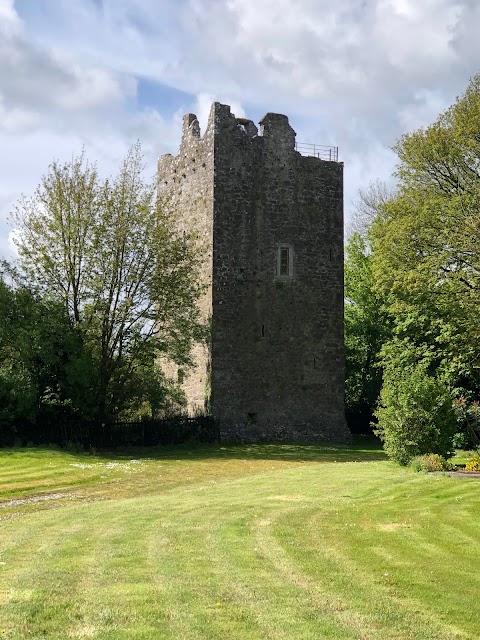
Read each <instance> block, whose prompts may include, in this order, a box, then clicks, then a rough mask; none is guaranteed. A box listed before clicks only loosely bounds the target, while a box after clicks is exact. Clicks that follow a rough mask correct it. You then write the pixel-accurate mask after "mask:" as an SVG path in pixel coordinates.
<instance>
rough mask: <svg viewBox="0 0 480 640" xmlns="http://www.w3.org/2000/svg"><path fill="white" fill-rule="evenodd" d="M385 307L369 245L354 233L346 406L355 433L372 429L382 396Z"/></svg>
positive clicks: (348, 274)
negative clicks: (380, 356)
mask: <svg viewBox="0 0 480 640" xmlns="http://www.w3.org/2000/svg"><path fill="white" fill-rule="evenodd" d="M382 307H383V300H382V298H381V296H380V295H378V293H377V292H376V291H375V288H374V282H373V274H372V257H371V254H370V252H369V251H368V248H367V241H366V239H365V238H364V237H362V236H361V235H360V234H359V233H358V232H354V233H353V234H352V235H351V236H350V239H349V241H348V243H347V246H346V260H345V364H346V381H345V405H346V412H347V420H348V423H349V426H350V428H351V429H352V430H353V431H362V432H365V431H366V430H368V429H369V425H370V421H371V419H372V417H373V410H374V408H375V405H376V403H377V399H378V396H379V393H380V388H381V384H382V372H381V367H380V363H379V355H380V349H381V347H382V345H383V344H384V342H385V341H386V340H387V338H388V336H389V334H390V327H389V325H390V322H389V317H388V315H387V313H385V311H383V308H382Z"/></svg>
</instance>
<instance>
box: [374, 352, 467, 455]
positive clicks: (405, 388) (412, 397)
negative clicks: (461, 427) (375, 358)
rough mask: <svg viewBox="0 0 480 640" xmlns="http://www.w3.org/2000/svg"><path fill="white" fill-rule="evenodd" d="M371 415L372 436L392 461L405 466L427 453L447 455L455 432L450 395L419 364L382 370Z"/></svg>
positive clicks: (450, 451) (444, 387)
mask: <svg viewBox="0 0 480 640" xmlns="http://www.w3.org/2000/svg"><path fill="white" fill-rule="evenodd" d="M375 415H376V417H377V419H378V424H377V427H376V433H377V434H378V435H379V436H380V438H381V439H382V440H383V442H384V447H385V451H386V452H387V453H388V455H389V457H390V458H392V459H393V460H395V461H396V462H399V463H400V464H408V463H409V462H410V460H411V459H412V458H413V457H415V456H419V455H424V454H427V453H437V454H439V455H441V456H443V457H445V458H448V457H450V456H451V454H452V438H453V435H454V433H455V430H456V420H455V414H454V411H453V407H452V400H451V396H450V393H449V390H448V388H447V387H446V385H445V384H443V383H442V382H441V381H440V380H438V379H437V378H435V377H433V376H431V375H429V374H428V371H427V370H426V369H425V367H424V366H423V365H421V364H420V365H414V366H412V367H406V368H401V367H387V368H386V370H385V373H384V384H383V387H382V391H381V399H380V404H379V406H378V407H377V410H376V412H375Z"/></svg>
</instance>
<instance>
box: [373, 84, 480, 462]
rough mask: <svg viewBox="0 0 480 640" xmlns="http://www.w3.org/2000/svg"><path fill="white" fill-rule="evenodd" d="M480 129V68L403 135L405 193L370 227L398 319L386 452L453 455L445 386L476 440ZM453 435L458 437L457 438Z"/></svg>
mask: <svg viewBox="0 0 480 640" xmlns="http://www.w3.org/2000/svg"><path fill="white" fill-rule="evenodd" d="M479 130H480V75H478V76H475V77H474V78H473V79H472V80H471V82H470V84H469V86H468V88H467V90H466V92H465V94H464V95H463V96H461V97H460V98H458V99H457V101H456V102H455V104H454V105H453V106H452V107H450V108H449V109H448V110H447V111H446V112H445V113H443V114H441V115H440V116H439V118H438V119H437V121H436V122H434V123H433V124H432V125H431V126H429V127H427V128H426V129H420V130H418V131H416V132H414V133H410V134H406V135H404V136H402V138H401V139H400V140H399V141H398V143H397V145H396V147H395V150H396V152H397V154H398V156H399V159H400V163H399V166H398V170H397V177H398V179H399V184H398V191H397V193H396V194H395V195H394V197H392V198H390V199H388V200H387V201H385V202H384V203H383V204H382V206H381V207H380V208H379V209H378V213H377V215H376V216H375V218H374V220H373V222H372V224H371V228H370V234H369V240H370V243H371V244H370V248H371V264H372V273H373V281H374V287H375V290H376V292H377V294H378V295H380V296H382V299H383V300H384V307H383V308H384V309H385V311H386V312H387V313H388V314H389V317H390V319H391V323H392V333H391V337H390V339H389V340H388V341H387V342H386V343H385V344H384V346H383V348H382V353H381V364H382V366H383V368H384V371H385V377H384V389H383V391H382V401H381V402H382V406H380V408H379V409H378V411H377V416H378V417H379V420H380V423H381V424H380V425H379V429H380V432H381V433H382V434H383V436H384V438H385V444H386V447H387V450H388V449H389V448H390V450H391V451H392V453H393V455H394V457H395V458H396V459H399V460H401V461H403V462H405V461H406V460H408V458H410V457H411V456H412V455H415V454H421V453H428V452H432V451H433V452H435V453H439V454H442V455H445V454H446V453H448V451H449V448H450V446H451V441H450V438H451V437H452V432H451V423H452V420H451V411H450V410H448V408H447V404H448V402H447V397H448V393H449V394H450V397H451V398H452V399H454V410H455V415H456V418H457V428H456V429H455V430H456V431H457V432H458V433H460V434H464V438H463V440H465V441H466V440H469V441H470V442H471V438H472V437H473V435H474V431H475V425H474V423H475V424H476V422H475V421H476V420H477V418H476V417H475V416H476V406H477V405H476V403H477V402H478V400H479V399H480V350H479V348H478V345H479V344H480V323H479V322H478V309H479V308H480V249H479V247H478V243H477V238H478V236H479V234H480V216H479V215H478V211H479V207H480V137H479V136H478V131H479ZM422 372H423V373H422ZM422 375H424V376H425V379H424V381H423V383H422V380H421V377H422ZM397 383H398V385H399V386H398V388H395V385H396V384H397ZM409 384H411V388H410V389H409V388H408V387H409ZM435 389H436V391H435ZM437 396H438V402H437V401H435V400H434V398H435V397H437ZM462 398H463V399H464V400H462ZM393 407H396V408H397V409H398V411H399V415H398V416H397V417H395V415H394V413H395V410H394V409H393ZM422 413H423V414H424V417H423V418H421V414H422ZM435 420H437V423H436V424H435ZM395 425H396V426H395ZM415 425H417V426H415ZM419 425H422V428H421V429H419V428H418V427H419ZM391 433H396V434H397V435H398V436H399V437H400V441H397V439H396V438H397V436H395V438H394V439H393V440H392V438H391ZM427 434H429V435H427ZM430 440H431V441H432V442H434V443H435V445H434V446H429V445H428V442H429V441H430ZM455 440H456V443H458V442H460V436H458V437H457V438H456V439H455ZM392 447H393V448H392ZM417 447H419V448H420V450H418V451H417V450H416V448H417Z"/></svg>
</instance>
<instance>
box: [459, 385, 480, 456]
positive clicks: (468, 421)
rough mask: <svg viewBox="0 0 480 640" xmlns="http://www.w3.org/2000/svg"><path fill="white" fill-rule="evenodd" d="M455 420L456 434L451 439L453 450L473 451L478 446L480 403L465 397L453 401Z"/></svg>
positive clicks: (479, 442)
mask: <svg viewBox="0 0 480 640" xmlns="http://www.w3.org/2000/svg"><path fill="white" fill-rule="evenodd" d="M453 409H454V411H455V415H456V418H457V433H456V434H455V436H454V439H453V446H454V447H455V449H473V448H474V447H475V446H478V445H479V444H480V440H479V435H480V403H478V402H477V401H475V400H474V401H471V400H469V398H468V397H466V396H465V395H461V396H460V397H458V398H454V400H453Z"/></svg>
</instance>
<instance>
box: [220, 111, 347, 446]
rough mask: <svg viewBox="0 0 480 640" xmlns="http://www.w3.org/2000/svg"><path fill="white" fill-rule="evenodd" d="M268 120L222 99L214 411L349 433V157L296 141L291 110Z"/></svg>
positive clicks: (231, 418) (252, 426) (299, 432)
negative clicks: (248, 117) (306, 150)
mask: <svg viewBox="0 0 480 640" xmlns="http://www.w3.org/2000/svg"><path fill="white" fill-rule="evenodd" d="M260 124H261V131H260V134H261V135H257V134H256V128H255V126H254V125H253V123H250V122H248V121H245V120H241V119H236V118H235V117H234V116H233V115H232V114H231V113H230V110H229V108H228V107H226V106H223V105H215V151H214V162H215V190H214V213H213V216H214V223H213V228H214V234H213V256H214V257H213V289H212V304H213V332H212V388H213V391H214V396H213V406H214V412H215V416H216V417H217V418H218V419H219V420H220V425H221V426H220V428H221V430H222V431H223V433H232V434H238V435H241V434H242V433H243V434H245V436H246V437H247V438H252V437H253V436H256V437H258V438H262V439H269V438H272V437H273V438H281V439H292V438H294V439H336V440H339V439H340V440H345V439H348V437H349V432H348V430H347V427H346V423H345V417H344V349H343V166H342V165H341V164H339V163H335V162H325V161H322V160H319V159H318V158H313V157H303V156H301V155H300V154H299V153H298V152H296V151H295V148H294V144H295V132H294V131H293V129H292V128H291V127H290V125H289V123H288V119H287V117H286V116H283V115H280V114H267V115H266V116H265V117H264V118H263V120H262V121H261V123H260ZM281 246H288V247H289V250H290V252H291V254H292V253H293V259H292V260H291V268H292V271H293V272H292V275H289V276H286V277H285V276H283V277H282V276H280V275H279V274H278V252H279V248H280V247H281Z"/></svg>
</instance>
